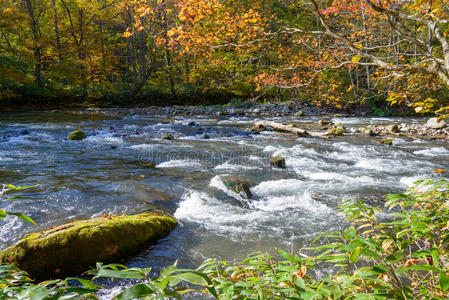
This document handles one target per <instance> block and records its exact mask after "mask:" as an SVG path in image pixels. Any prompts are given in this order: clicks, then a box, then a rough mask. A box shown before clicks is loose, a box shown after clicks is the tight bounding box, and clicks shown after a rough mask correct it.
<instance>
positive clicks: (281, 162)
mask: <svg viewBox="0 0 449 300" xmlns="http://www.w3.org/2000/svg"><path fill="white" fill-rule="evenodd" d="M269 161H270V165H272V166H273V167H278V168H282V169H284V168H285V158H283V157H281V156H275V157H271V158H270V159H269Z"/></svg>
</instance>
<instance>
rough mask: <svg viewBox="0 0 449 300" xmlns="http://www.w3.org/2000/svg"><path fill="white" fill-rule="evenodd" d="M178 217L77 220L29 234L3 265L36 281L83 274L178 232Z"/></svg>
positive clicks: (4, 256) (2, 258)
mask: <svg viewBox="0 0 449 300" xmlns="http://www.w3.org/2000/svg"><path fill="white" fill-rule="evenodd" d="M176 224H177V222H176V220H175V219H174V218H172V217H169V216H167V215H164V214H162V213H159V212H151V213H144V214H139V215H134V216H105V217H100V218H96V219H90V220H83V221H75V222H72V223H68V224H65V225H61V226H58V227H56V228H53V229H50V230H47V231H43V232H37V233H32V234H29V235H27V236H26V237H25V238H24V239H23V240H21V241H20V242H19V243H17V244H16V245H14V246H12V247H10V248H8V249H6V250H4V251H2V252H0V262H5V263H11V264H14V265H16V266H17V267H19V268H20V269H22V270H24V271H27V272H28V273H29V274H30V276H31V277H32V278H34V279H36V280H43V279H49V278H61V277H65V276H73V275H79V274H81V273H83V272H85V271H86V270H88V269H89V268H93V267H95V264H96V263H97V262H104V263H108V262H117V261H119V260H120V259H123V258H126V257H129V256H130V255H132V254H134V253H136V252H137V251H139V250H141V249H142V248H144V247H146V246H148V245H149V244H150V243H151V242H154V241H156V240H157V239H160V238H163V237H165V236H166V235H168V233H169V232H170V231H171V230H173V229H174V227H175V226H176Z"/></svg>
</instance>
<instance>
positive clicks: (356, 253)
mask: <svg viewBox="0 0 449 300" xmlns="http://www.w3.org/2000/svg"><path fill="white" fill-rule="evenodd" d="M359 253H360V248H359V247H357V248H355V249H354V251H352V253H351V256H350V257H349V261H350V262H356V261H357V260H358V256H359Z"/></svg>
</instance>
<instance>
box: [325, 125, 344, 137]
mask: <svg viewBox="0 0 449 300" xmlns="http://www.w3.org/2000/svg"><path fill="white" fill-rule="evenodd" d="M344 133H346V128H344V127H343V126H338V127H334V128H331V129H329V130H328V131H327V134H328V135H335V136H341V135H343V134H344Z"/></svg>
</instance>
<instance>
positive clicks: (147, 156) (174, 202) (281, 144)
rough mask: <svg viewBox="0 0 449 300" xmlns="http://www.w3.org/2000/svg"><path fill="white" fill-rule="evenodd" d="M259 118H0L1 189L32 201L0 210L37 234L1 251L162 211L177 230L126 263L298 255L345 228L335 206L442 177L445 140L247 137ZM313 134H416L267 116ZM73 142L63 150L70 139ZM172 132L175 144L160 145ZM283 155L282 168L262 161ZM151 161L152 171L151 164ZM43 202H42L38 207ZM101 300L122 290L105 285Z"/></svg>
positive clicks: (10, 232)
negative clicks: (323, 235) (115, 217)
mask: <svg viewBox="0 0 449 300" xmlns="http://www.w3.org/2000/svg"><path fill="white" fill-rule="evenodd" d="M260 119H263V117H249V116H215V115H214V116H210V115H195V116H185V115H177V116H169V117H168V116H166V115H157V114H135V113H134V114H132V113H129V112H128V113H120V114H113V113H108V112H107V111H106V113H101V114H93V113H87V112H86V113H82V112H81V113H77V114H73V113H69V112H39V113H8V114H1V115H0V179H1V180H0V182H1V183H11V184H15V185H18V186H24V185H26V186H28V185H39V186H38V187H36V188H34V189H32V190H30V191H29V192H28V194H29V196H30V197H32V198H35V199H36V200H27V201H20V202H9V203H2V204H1V208H2V209H6V210H9V211H16V212H22V213H25V214H27V215H29V216H30V217H32V218H33V219H34V220H35V221H36V223H37V224H38V226H37V227H36V226H33V225H31V224H27V223H25V222H23V221H21V220H19V219H17V218H11V217H7V218H6V219H4V220H3V221H1V222H0V249H4V248H6V247H8V246H9V245H12V244H13V243H15V242H17V241H18V240H19V239H20V238H22V237H23V236H24V235H25V234H27V233H29V232H32V231H36V230H44V229H48V228H49V227H51V226H55V225H60V224H63V223H66V222H69V221H72V220H75V219H83V218H90V217H95V216H99V215H103V214H134V213H139V212H142V211H145V210H148V209H154V208H161V209H164V210H167V211H169V212H171V213H172V214H174V216H175V217H176V218H177V219H178V220H179V222H180V225H179V226H178V227H177V228H176V229H175V231H173V232H172V233H171V234H170V235H169V236H168V237H167V238H165V239H163V240H160V241H159V242H158V243H157V244H155V245H151V246H148V248H147V249H145V250H144V251H141V252H140V253H138V254H137V255H135V256H134V257H132V258H130V259H129V260H127V261H125V262H124V263H125V264H126V265H128V266H139V267H147V266H151V267H153V268H154V270H155V271H157V270H159V269H160V268H162V267H165V266H168V265H170V264H173V263H174V262H175V261H176V260H179V263H180V265H181V266H185V267H195V266H198V265H199V264H200V263H201V262H202V261H203V260H204V259H205V258H208V257H216V258H219V259H226V260H231V261H234V260H239V259H242V258H244V257H245V256H246V255H247V254H249V253H252V252H255V251H263V252H269V253H274V248H276V247H279V248H282V249H287V250H297V249H299V248H301V247H303V246H306V245H307V244H308V243H309V242H310V241H312V240H313V239H314V237H316V236H317V234H319V233H320V232H324V231H333V230H338V229H341V228H343V227H344V226H345V220H344V217H343V216H342V215H340V214H339V213H338V212H337V206H338V204H339V203H341V202H342V201H344V200H347V199H350V198H352V199H354V198H358V199H361V200H363V201H365V202H368V203H370V204H373V203H376V202H377V203H379V204H380V203H381V202H382V195H384V194H386V193H392V192H401V191H403V190H405V189H407V187H409V186H410V185H411V184H412V183H413V181H415V180H416V179H418V178H420V177H428V176H429V175H430V174H431V173H432V171H433V170H435V169H436V168H448V166H449V149H448V144H447V141H427V140H424V139H406V138H396V139H395V140H394V142H393V145H392V146H388V145H380V144H379V143H378V138H376V137H363V136H351V135H350V134H348V135H345V136H343V137H336V138H332V139H329V140H326V139H320V138H296V137H292V136H289V135H284V134H280V133H275V132H263V133H262V134H260V135H254V134H253V133H251V132H250V131H248V130H247V128H248V127H250V126H251V125H252V124H253V123H254V122H255V121H257V120H260ZM265 119H268V120H274V121H277V122H288V123H291V122H295V123H297V124H298V126H300V127H304V128H315V127H316V123H317V121H318V120H320V119H324V120H332V121H333V122H334V123H340V122H341V123H342V124H343V125H345V126H347V127H364V126H366V125H368V124H385V125H387V124H400V123H406V124H422V123H425V121H426V120H424V119H418V118H379V117H377V118H357V117H347V118H341V117H337V118H336V117H330V116H320V117H318V116H302V117H292V116H288V117H271V118H268V117H265ZM78 128H80V129H82V130H83V131H85V132H86V134H87V136H88V137H87V138H86V139H85V140H83V141H69V140H67V139H66V137H67V134H68V133H69V132H71V131H73V130H76V129H78ZM167 133H170V134H171V135H172V136H174V137H175V139H174V140H172V141H169V140H163V139H162V138H161V137H163V136H164V135H166V134H167ZM272 156H282V157H284V158H285V160H286V169H278V168H273V167H271V166H270V165H269V163H268V162H267V158H269V157H272ZM152 163H154V164H155V166H154V167H153V166H152ZM227 175H234V176H239V177H241V178H244V179H245V180H247V181H248V182H249V183H250V184H251V186H252V187H251V192H252V194H253V199H252V200H250V201H246V200H244V199H242V198H240V196H239V195H236V194H234V193H232V192H230V191H229V190H227V188H226V187H225V185H224V184H223V183H222V181H221V178H223V176H227ZM42 199H44V200H42ZM104 284H105V285H106V287H107V290H105V291H104V292H102V293H101V295H102V296H103V297H104V298H105V299H106V298H109V297H110V296H111V295H113V294H115V293H117V292H118V291H119V290H120V289H121V288H123V285H124V284H126V283H124V282H120V281H113V282H110V281H108V282H105V283H104Z"/></svg>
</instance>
